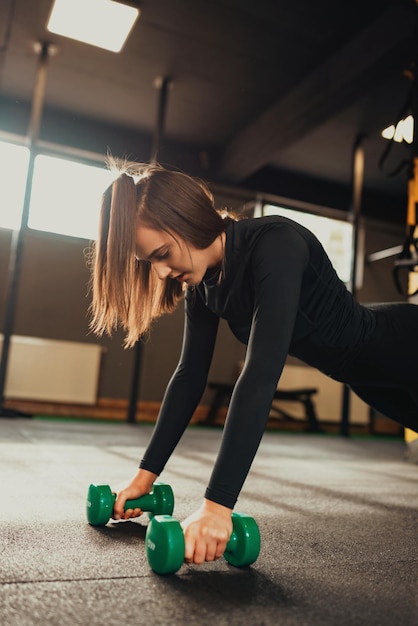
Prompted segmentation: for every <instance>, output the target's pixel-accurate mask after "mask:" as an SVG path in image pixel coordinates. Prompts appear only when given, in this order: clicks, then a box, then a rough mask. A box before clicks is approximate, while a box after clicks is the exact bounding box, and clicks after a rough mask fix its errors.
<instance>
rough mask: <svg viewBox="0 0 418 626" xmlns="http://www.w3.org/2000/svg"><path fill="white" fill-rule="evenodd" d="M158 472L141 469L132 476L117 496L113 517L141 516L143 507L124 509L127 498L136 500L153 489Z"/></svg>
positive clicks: (117, 518)
mask: <svg viewBox="0 0 418 626" xmlns="http://www.w3.org/2000/svg"><path fill="white" fill-rule="evenodd" d="M157 478H158V476H157V474H153V473H152V472H149V471H148V470H144V469H139V470H138V472H137V474H136V475H135V476H134V477H133V478H132V480H131V481H130V482H129V483H128V485H127V486H126V487H124V489H121V490H120V491H119V492H118V493H117V496H116V501H115V504H114V506H113V515H112V517H113V519H115V520H121V519H130V518H131V517H139V516H140V515H142V511H141V509H127V510H126V511H125V510H124V506H125V502H126V500H136V499H137V498H141V497H142V496H145V495H146V494H148V493H149V492H150V491H151V490H152V486H153V484H154V482H155V480H156V479H157Z"/></svg>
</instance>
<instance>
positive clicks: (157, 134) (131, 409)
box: [127, 77, 171, 424]
mask: <svg viewBox="0 0 418 626" xmlns="http://www.w3.org/2000/svg"><path fill="white" fill-rule="evenodd" d="M170 84H171V79H170V78H167V77H164V78H161V77H159V78H157V79H156V80H155V81H154V87H156V88H157V89H159V92H160V93H159V100H158V111H157V122H156V125H155V130H154V137H153V142H152V149H151V158H150V161H151V162H152V161H156V160H157V156H158V151H159V149H160V145H161V138H162V136H163V133H164V126H165V119H166V112H167V100H168V89H169V86H170ZM134 350H135V352H134V365H133V371H132V382H131V392H130V398H129V406H128V416H127V422H129V423H131V424H133V423H135V419H136V406H137V402H138V392H139V384H140V377H141V361H142V342H141V340H139V341H137V342H136V344H135V349H134Z"/></svg>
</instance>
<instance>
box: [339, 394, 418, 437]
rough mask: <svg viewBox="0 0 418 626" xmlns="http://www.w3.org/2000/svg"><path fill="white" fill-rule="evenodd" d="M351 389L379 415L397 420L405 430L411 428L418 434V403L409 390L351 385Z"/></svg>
mask: <svg viewBox="0 0 418 626" xmlns="http://www.w3.org/2000/svg"><path fill="white" fill-rule="evenodd" d="M350 388H351V389H352V390H353V391H354V393H355V394H356V395H358V396H359V398H361V399H362V400H364V402H366V404H369V405H370V406H371V407H373V408H374V409H376V410H377V411H379V413H382V414H383V415H386V417H389V418H391V419H393V420H395V421H396V422H398V424H400V425H401V426H403V427H404V428H410V429H411V430H414V431H415V432H417V433H418V401H417V398H416V397H415V398H414V395H413V394H412V393H411V392H410V391H408V390H407V389H390V388H382V387H362V386H359V385H350Z"/></svg>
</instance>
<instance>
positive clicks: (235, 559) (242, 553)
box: [224, 512, 261, 567]
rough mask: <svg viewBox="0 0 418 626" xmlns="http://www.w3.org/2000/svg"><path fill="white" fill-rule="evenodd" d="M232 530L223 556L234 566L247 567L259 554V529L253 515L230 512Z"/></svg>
mask: <svg viewBox="0 0 418 626" xmlns="http://www.w3.org/2000/svg"><path fill="white" fill-rule="evenodd" d="M232 522H233V531H232V535H231V538H230V539H229V541H228V543H227V546H226V550H225V553H224V558H225V560H226V561H228V563H230V564H231V565H234V566H235V567H247V566H248V565H251V564H252V563H254V562H255V561H256V560H257V559H258V555H259V554H260V547H261V539H260V530H259V528H258V526H257V522H256V521H255V519H254V518H253V517H250V516H249V515H245V514H244V513H235V512H234V513H233V514H232Z"/></svg>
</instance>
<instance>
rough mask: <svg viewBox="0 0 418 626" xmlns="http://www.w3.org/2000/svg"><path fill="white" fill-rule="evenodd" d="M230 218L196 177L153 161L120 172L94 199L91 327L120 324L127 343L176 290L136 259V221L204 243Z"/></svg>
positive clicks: (166, 307) (174, 299)
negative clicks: (96, 210)
mask: <svg viewBox="0 0 418 626" xmlns="http://www.w3.org/2000/svg"><path fill="white" fill-rule="evenodd" d="M130 174H132V175H130ZM133 176H134V177H137V182H135V181H134V178H133ZM232 219H233V218H232V217H230V216H228V215H226V216H225V215H224V216H223V215H222V213H221V212H219V211H217V210H216V209H215V206H214V199H213V196H212V194H211V193H210V191H209V189H208V188H207V186H206V185H205V184H204V183H203V182H201V181H197V180H195V179H194V178H191V177H190V176H188V175H186V174H183V173H181V172H177V171H171V170H168V169H165V168H163V167H162V166H161V165H158V164H156V163H152V164H150V165H141V166H138V167H137V168H136V170H134V171H132V170H129V173H127V172H124V173H122V174H121V175H120V176H119V177H118V178H117V179H116V180H115V181H114V182H113V183H112V185H111V186H110V187H109V188H108V189H106V191H105V192H104V194H103V198H102V207H101V214H100V225H99V234H98V238H97V240H96V242H95V244H94V246H93V249H92V251H93V255H92V264H91V288H92V303H91V307H90V311H91V314H92V318H91V322H90V327H91V329H92V330H93V331H94V332H95V333H97V334H98V335H102V334H103V333H105V332H106V333H108V334H109V335H110V334H111V333H112V331H114V330H116V328H117V327H118V326H119V325H121V326H122V327H123V328H124V329H125V330H126V331H127V336H126V339H125V345H126V347H132V346H133V345H134V343H135V342H136V341H137V340H138V339H139V338H140V337H141V335H143V334H144V333H145V332H147V331H148V330H149V328H150V326H151V323H152V321H153V320H154V319H157V318H158V317H160V316H161V315H163V314H165V313H171V312H172V311H173V310H174V309H175V307H176V305H177V304H178V302H179V300H180V299H181V298H182V296H183V291H184V287H183V286H182V285H181V284H179V283H178V282H177V281H176V280H173V279H170V278H166V279H164V280H160V279H159V278H158V276H157V274H156V272H155V271H154V269H153V267H152V265H151V263H150V262H149V261H144V260H139V259H136V256H135V248H136V245H135V231H136V225H137V223H138V221H139V220H140V222H141V223H142V224H144V225H146V226H148V227H149V228H153V229H155V230H162V231H165V232H167V233H169V234H170V236H172V237H173V238H174V239H175V238H176V236H178V237H180V238H181V239H183V240H184V241H185V242H186V243H190V244H191V245H193V246H194V247H195V248H199V249H204V248H207V247H208V246H209V245H210V244H211V243H212V242H213V241H214V240H215V239H216V238H217V237H218V236H219V235H220V234H221V233H222V232H224V231H225V229H226V227H227V226H228V224H229V223H230V222H231V221H232Z"/></svg>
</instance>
